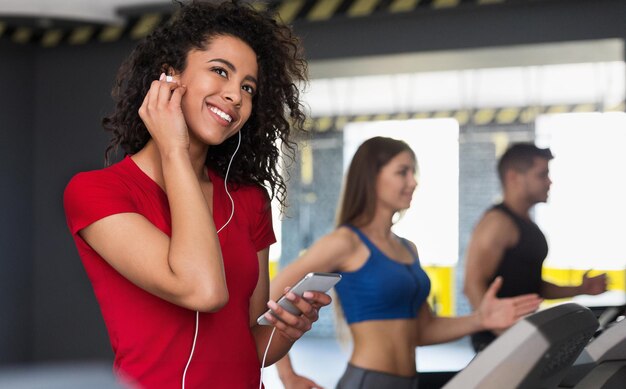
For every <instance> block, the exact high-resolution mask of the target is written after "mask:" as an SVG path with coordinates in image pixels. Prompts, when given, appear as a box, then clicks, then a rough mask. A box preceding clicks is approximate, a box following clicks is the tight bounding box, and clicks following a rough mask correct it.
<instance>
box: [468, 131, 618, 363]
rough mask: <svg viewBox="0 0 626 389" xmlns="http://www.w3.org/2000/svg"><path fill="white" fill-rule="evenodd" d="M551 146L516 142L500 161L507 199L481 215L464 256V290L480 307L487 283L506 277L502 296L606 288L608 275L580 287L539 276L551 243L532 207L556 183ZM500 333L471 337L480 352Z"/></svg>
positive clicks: (556, 294) (562, 293) (549, 295)
mask: <svg viewBox="0 0 626 389" xmlns="http://www.w3.org/2000/svg"><path fill="white" fill-rule="evenodd" d="M552 158H553V156H552V153H551V151H550V149H540V148H538V147H537V146H535V145H534V144H531V143H518V144H514V145H512V146H511V147H510V148H509V149H508V150H507V151H506V152H505V153H504V154H503V155H502V157H501V158H500V161H499V162H498V175H499V177H500V182H501V184H502V188H503V192H504V199H503V202H502V203H501V204H498V205H495V206H493V207H492V208H490V209H489V210H487V212H485V214H484V215H483V217H482V218H481V220H480V221H479V222H478V224H477V225H476V228H475V229H474V232H473V234H472V237H471V239H470V242H469V245H468V248H467V253H466V258H465V286H464V293H465V295H466V296H467V298H468V299H469V301H470V304H471V305H472V307H473V308H474V309H476V308H478V305H479V304H480V301H481V299H482V298H483V296H484V294H485V292H486V290H487V288H488V286H489V284H490V283H491V282H492V281H493V280H494V279H495V278H496V277H498V276H501V277H502V278H503V283H502V287H501V288H500V290H499V292H498V297H514V296H519V295H524V294H529V293H532V294H538V295H540V296H541V297H543V298H548V299H554V298H566V297H573V296H575V295H578V294H600V293H602V292H604V291H606V274H602V275H599V276H596V277H587V274H585V275H584V276H583V282H582V283H581V284H580V285H579V286H558V285H555V284H552V283H549V282H547V281H544V280H543V279H542V278H541V268H542V265H543V261H544V259H545V258H546V256H547V254H548V243H547V242H546V238H545V236H544V235H543V233H542V232H541V230H540V229H539V227H538V226H537V225H536V224H535V223H534V222H533V221H532V220H531V218H530V208H531V207H533V206H534V205H535V204H537V203H544V202H546V201H547V199H548V191H549V190H550V185H551V184H552V181H550V178H549V176H548V173H549V170H548V162H549V161H550V160H551V159H552ZM496 336H497V334H494V333H492V332H481V333H478V334H475V335H473V336H472V345H473V347H474V349H475V350H476V351H480V350H482V349H483V348H485V347H486V346H487V345H489V343H491V341H493V339H495V337H496Z"/></svg>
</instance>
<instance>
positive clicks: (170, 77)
mask: <svg viewBox="0 0 626 389" xmlns="http://www.w3.org/2000/svg"><path fill="white" fill-rule="evenodd" d="M163 73H165V76H166V77H167V82H178V81H180V73H179V72H178V71H177V70H176V69H174V68H173V67H171V66H170V65H167V64H166V65H163Z"/></svg>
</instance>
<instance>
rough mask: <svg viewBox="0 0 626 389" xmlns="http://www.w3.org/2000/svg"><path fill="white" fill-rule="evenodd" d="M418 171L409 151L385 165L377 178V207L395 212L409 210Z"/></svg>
mask: <svg viewBox="0 0 626 389" xmlns="http://www.w3.org/2000/svg"><path fill="white" fill-rule="evenodd" d="M416 169H417V168H416V163H415V159H414V158H413V155H412V154H411V153H410V152H408V151H403V152H401V153H399V154H398V155H396V156H395V157H393V158H392V159H391V160H390V161H389V162H388V163H387V164H386V165H384V166H383V167H382V168H381V169H380V172H379V173H378V177H377V178H376V194H377V207H379V208H380V207H385V208H389V209H391V210H392V211H393V212H397V211H401V210H404V209H407V208H409V207H410V206H411V200H412V198H413V192H414V191H415V188H416V187H417V180H416V178H415V174H416Z"/></svg>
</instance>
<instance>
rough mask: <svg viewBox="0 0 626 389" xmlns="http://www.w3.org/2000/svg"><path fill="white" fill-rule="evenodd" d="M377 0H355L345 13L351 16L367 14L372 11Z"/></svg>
mask: <svg viewBox="0 0 626 389" xmlns="http://www.w3.org/2000/svg"><path fill="white" fill-rule="evenodd" d="M378 2H379V0H356V1H355V2H354V3H352V5H351V6H350V8H348V11H347V14H348V16H353V17H358V16H366V15H369V14H371V13H372V12H373V11H374V9H375V8H376V6H377V5H378Z"/></svg>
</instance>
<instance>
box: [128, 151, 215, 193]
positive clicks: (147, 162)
mask: <svg viewBox="0 0 626 389" xmlns="http://www.w3.org/2000/svg"><path fill="white" fill-rule="evenodd" d="M207 150H208V148H205V149H204V150H194V147H191V149H190V151H189V159H190V161H191V166H192V167H193V170H194V172H195V174H196V176H197V177H198V180H199V181H202V180H206V179H208V178H207V175H206V167H205V165H204V163H205V160H206V154H207ZM132 158H133V161H135V163H136V164H137V165H138V166H139V167H140V168H141V170H143V171H144V173H146V174H147V175H148V177H150V178H152V179H153V180H154V181H155V182H156V183H157V184H158V185H159V186H160V187H161V188H164V187H165V180H164V178H163V167H162V165H161V153H160V152H159V149H158V147H157V145H156V143H155V142H154V141H153V140H152V139H151V140H149V141H148V143H146V145H145V146H144V147H143V148H142V149H141V150H139V151H138V152H137V153H136V154H134V155H133V156H132Z"/></svg>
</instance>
